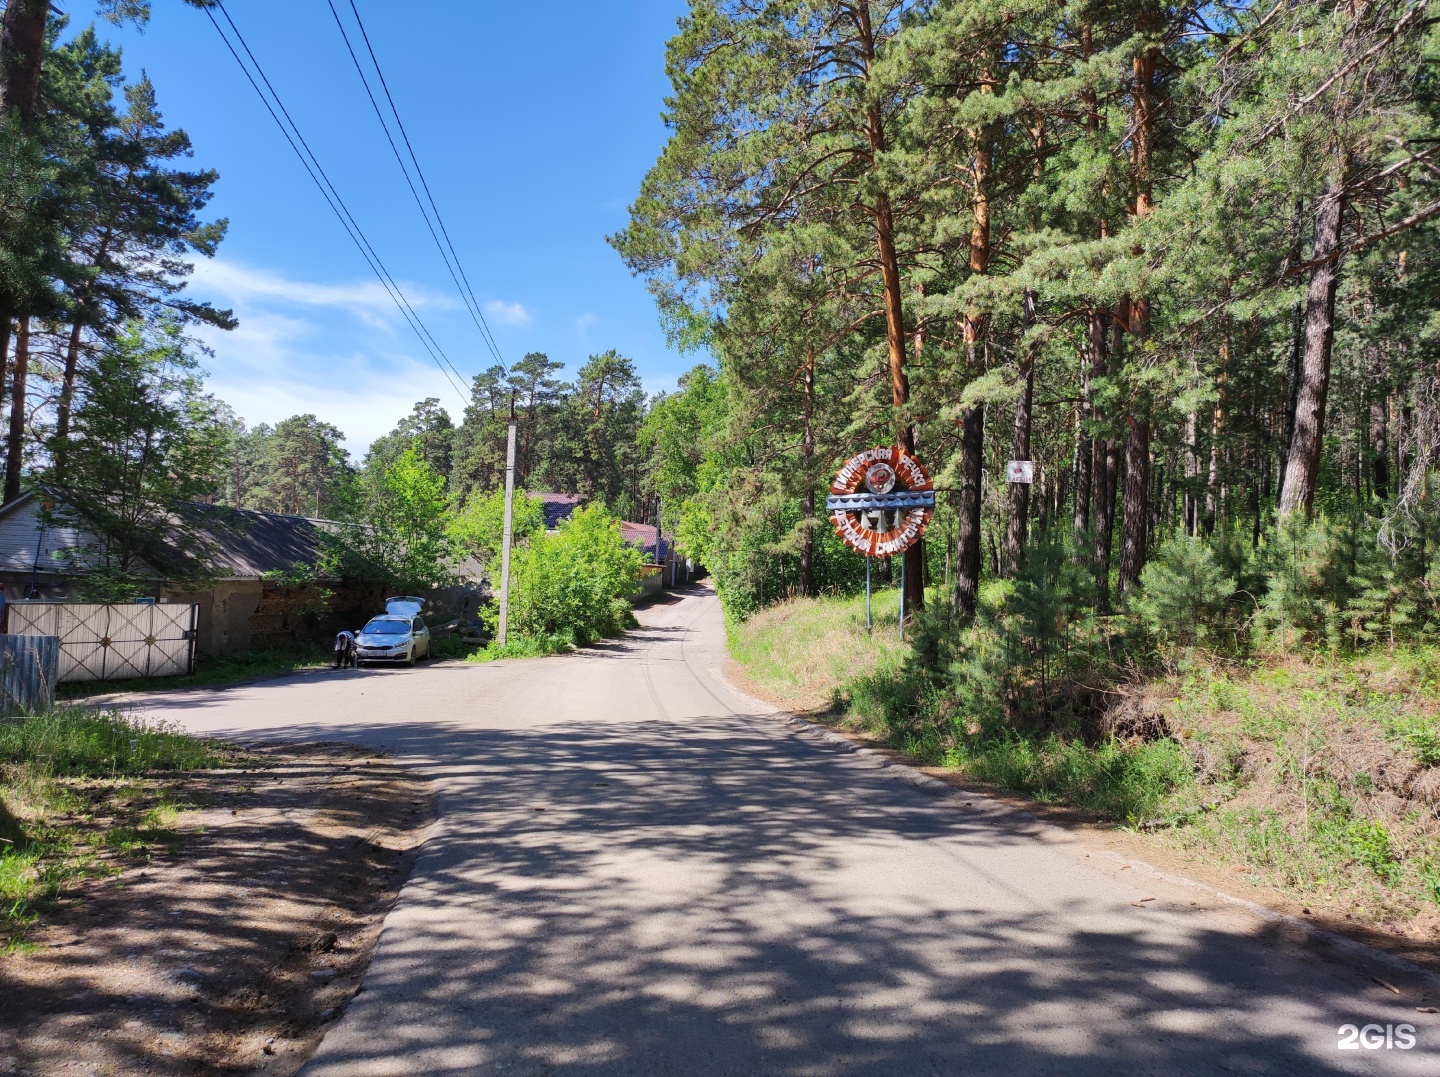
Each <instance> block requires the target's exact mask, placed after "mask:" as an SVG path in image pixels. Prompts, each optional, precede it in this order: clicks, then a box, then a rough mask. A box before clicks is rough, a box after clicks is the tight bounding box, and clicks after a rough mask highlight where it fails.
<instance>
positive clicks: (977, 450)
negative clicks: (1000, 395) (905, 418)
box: [955, 404, 985, 619]
mask: <svg viewBox="0 0 1440 1077" xmlns="http://www.w3.org/2000/svg"><path fill="white" fill-rule="evenodd" d="M984 445H985V407H984V405H983V404H982V405H976V406H975V407H973V408H967V409H965V411H964V412H962V413H961V415H960V500H959V503H958V504H957V505H956V506H955V508H956V516H957V520H956V527H955V610H956V612H957V613H959V614H960V616H962V617H964V618H967V619H968V618H971V617H974V616H975V608H976V605H977V604H978V602H979V599H980V567H981V561H980V464H981V457H982V454H983V452H984Z"/></svg>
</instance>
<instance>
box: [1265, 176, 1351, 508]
mask: <svg viewBox="0 0 1440 1077" xmlns="http://www.w3.org/2000/svg"><path fill="white" fill-rule="evenodd" d="M1348 165H1349V161H1348V158H1347V155H1346V154H1345V153H1343V152H1339V153H1337V154H1336V157H1335V162H1334V166H1333V167H1332V169H1331V172H1330V179H1329V181H1328V183H1327V184H1326V189H1325V193H1324V194H1323V195H1322V196H1321V197H1320V200H1319V201H1318V202H1317V203H1316V205H1315V239H1314V242H1313V244H1312V249H1311V257H1312V258H1313V259H1316V260H1318V262H1319V264H1317V265H1316V266H1315V268H1314V269H1312V270H1311V271H1310V287H1309V289H1308V290H1307V292H1306V296H1305V344H1304V349H1303V355H1302V357H1301V360H1300V377H1299V380H1298V382H1297V385H1296V392H1295V414H1294V416H1293V417H1292V419H1291V430H1292V433H1291V435H1290V450H1289V452H1288V453H1287V454H1286V461H1285V485H1284V486H1283V487H1281V490H1280V517H1281V519H1284V518H1285V517H1287V516H1289V515H1290V514H1291V513H1293V512H1295V511H1297V510H1299V511H1302V512H1304V513H1305V514H1306V515H1307V516H1308V515H1309V514H1310V510H1311V508H1312V507H1313V506H1314V504H1315V484H1316V480H1317V479H1318V478H1319V475H1320V452H1321V449H1322V448H1323V447H1324V437H1325V398H1326V396H1327V395H1328V394H1329V391H1330V352H1331V348H1332V346H1333V345H1334V342H1335V292H1336V289H1337V288H1338V286H1339V283H1340V236H1341V233H1342V231H1343V229H1344V226H1345V172H1346V170H1347V168H1348Z"/></svg>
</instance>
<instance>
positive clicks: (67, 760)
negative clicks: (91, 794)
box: [0, 705, 227, 952]
mask: <svg viewBox="0 0 1440 1077" xmlns="http://www.w3.org/2000/svg"><path fill="white" fill-rule="evenodd" d="M226 762H227V759H226V751H225V749H224V748H222V747H221V745H219V744H218V743H216V742H214V741H206V740H200V739H197V738H195V737H191V736H189V735H187V734H186V733H184V732H183V731H182V730H181V729H179V728H178V727H177V726H174V725H170V724H166V723H161V722H153V721H147V720H145V719H142V718H135V717H132V716H129V715H126V714H123V713H121V712H119V711H105V712H97V711H90V710H86V709H84V708H82V707H78V706H74V705H70V706H65V705H62V706H60V707H57V708H55V709H54V710H51V711H49V712H47V713H45V714H37V715H28V716H24V717H19V718H14V719H8V720H0V952H3V950H5V949H10V948H13V947H14V946H16V945H18V944H19V943H20V941H21V940H22V939H23V936H24V932H25V929H26V928H27V927H28V926H29V925H30V924H31V923H33V922H34V920H35V919H36V917H37V915H38V913H37V910H38V908H39V907H40V906H41V905H42V904H43V902H45V901H46V900H48V899H51V898H53V897H55V896H56V895H57V894H59V893H60V891H61V890H62V889H63V888H64V886H65V885H66V884H68V883H70V882H72V881H74V880H76V879H80V878H84V877H85V876H87V875H88V874H90V873H91V872H92V868H93V861H94V856H93V851H92V850H91V849H90V848H89V846H88V843H87V841H86V840H85V838H84V835H83V834H82V830H81V823H80V821H79V820H77V819H75V818H62V817H61V816H62V813H70V814H71V815H74V814H76V812H77V810H78V809H79V808H80V807H81V806H82V805H81V801H80V800H79V799H77V797H76V796H75V795H73V794H72V792H71V789H72V786H73V783H77V782H88V783H92V784H93V783H96V782H98V783H100V785H101V787H102V795H101V798H100V799H101V803H102V804H103V805H104V811H103V812H102V813H101V814H106V815H111V816H114V817H115V819H114V822H113V823H112V826H111V830H112V833H108V834H102V835H100V836H99V841H98V844H99V845H101V846H106V847H110V848H112V849H118V850H120V851H134V850H136V849H143V848H144V845H143V842H142V841H141V839H140V835H142V834H148V833H149V832H151V831H155V830H158V829H163V828H162V827H161V826H160V824H161V822H163V820H162V819H161V816H160V814H157V812H156V809H155V808H154V806H151V807H149V808H147V809H145V813H142V817H141V818H140V819H139V820H138V822H137V824H136V825H135V826H129V821H128V820H122V818H121V817H123V816H127V815H128V814H132V812H131V811H130V810H129V809H130V808H131V807H132V804H133V801H134V800H135V799H136V798H135V795H134V794H135V792H136V788H137V783H141V784H143V783H144V782H145V781H146V780H147V779H151V778H154V777H156V776H160V775H165V774H174V773H177V772H182V771H189V770H201V769H206V768H210V767H216V766H222V765H225V763H226ZM107 799H108V801H111V802H113V803H106V801H107ZM140 799H145V798H144V797H142V798H140ZM88 807H89V808H90V809H91V814H94V813H95V805H94V804H93V803H92V804H90V805H88ZM147 813H148V814H147Z"/></svg>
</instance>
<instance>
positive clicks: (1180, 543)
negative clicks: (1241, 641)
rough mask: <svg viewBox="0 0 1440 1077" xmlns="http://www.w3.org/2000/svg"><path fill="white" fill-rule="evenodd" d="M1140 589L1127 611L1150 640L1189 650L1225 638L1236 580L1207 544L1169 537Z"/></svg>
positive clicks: (1183, 536) (1179, 535)
mask: <svg viewBox="0 0 1440 1077" xmlns="http://www.w3.org/2000/svg"><path fill="white" fill-rule="evenodd" d="M1140 586H1141V591H1140V594H1138V595H1137V596H1136V597H1135V599H1134V600H1133V601H1132V602H1131V604H1130V606H1131V609H1132V610H1133V611H1134V613H1135V615H1136V616H1137V617H1138V618H1139V619H1140V622H1141V624H1142V625H1143V626H1144V627H1145V629H1146V630H1147V631H1148V632H1149V633H1150V635H1151V636H1152V637H1153V638H1155V639H1157V640H1160V641H1161V642H1165V643H1174V644H1178V645H1180V646H1185V647H1193V646H1196V645H1203V644H1214V643H1215V642H1217V641H1219V640H1220V639H1221V638H1222V637H1223V636H1224V635H1225V633H1226V629H1227V628H1228V627H1229V624H1228V618H1227V613H1228V610H1229V605H1230V599H1231V598H1232V597H1233V596H1234V594H1235V580H1234V578H1233V577H1231V576H1230V575H1228V574H1227V573H1226V571H1225V569H1224V568H1223V567H1222V566H1221V565H1220V564H1219V563H1218V562H1217V561H1216V560H1215V555H1214V554H1213V553H1212V552H1211V550H1210V545H1209V543H1208V542H1206V540H1205V539H1203V538H1198V537H1195V536H1191V535H1186V534H1185V533H1184V532H1180V533H1177V534H1175V535H1172V536H1171V537H1170V538H1169V539H1167V540H1166V541H1165V542H1164V543H1162V544H1161V546H1160V548H1159V549H1158V550H1156V551H1155V556H1154V557H1153V558H1151V560H1150V562H1149V563H1148V564H1147V565H1146V566H1145V569H1144V571H1143V572H1142V573H1141V574H1140Z"/></svg>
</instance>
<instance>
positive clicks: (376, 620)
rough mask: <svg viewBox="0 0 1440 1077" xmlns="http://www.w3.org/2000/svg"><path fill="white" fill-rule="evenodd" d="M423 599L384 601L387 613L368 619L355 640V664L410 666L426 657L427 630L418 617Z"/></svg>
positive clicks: (428, 653)
mask: <svg viewBox="0 0 1440 1077" xmlns="http://www.w3.org/2000/svg"><path fill="white" fill-rule="evenodd" d="M423 601H424V600H423V599H419V598H390V599H386V600H385V609H386V611H387V612H385V613H382V614H381V615H380V616H378V617H372V618H370V623H369V624H367V625H366V626H365V627H364V628H362V629H361V630H360V631H359V633H358V634H357V635H356V637H355V643H356V645H357V651H356V656H355V657H356V661H357V662H359V663H362V664H363V663H365V662H404V663H405V664H406V665H407V666H413V665H414V664H415V663H416V661H418V660H419V659H421V658H429V657H430V629H429V628H427V627H425V622H424V621H423V620H422V619H421V618H420V606H421V605H422V603H423Z"/></svg>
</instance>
